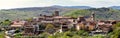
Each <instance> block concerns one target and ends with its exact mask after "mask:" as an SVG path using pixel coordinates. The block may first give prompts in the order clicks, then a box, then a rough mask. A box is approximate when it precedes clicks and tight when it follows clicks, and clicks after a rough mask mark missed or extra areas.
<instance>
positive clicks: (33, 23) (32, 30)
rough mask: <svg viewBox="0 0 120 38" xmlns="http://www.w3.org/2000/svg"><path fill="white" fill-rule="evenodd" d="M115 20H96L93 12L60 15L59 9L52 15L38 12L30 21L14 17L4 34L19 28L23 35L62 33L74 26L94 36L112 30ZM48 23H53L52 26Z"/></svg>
mask: <svg viewBox="0 0 120 38" xmlns="http://www.w3.org/2000/svg"><path fill="white" fill-rule="evenodd" d="M117 22H120V21H116V20H96V19H95V13H94V12H92V13H91V16H90V17H84V16H80V17H78V18H73V17H67V16H60V15H59V11H55V12H54V14H53V15H50V16H47V15H42V14H40V15H39V16H38V17H33V18H32V20H30V21H26V20H20V19H16V20H14V21H12V23H11V24H10V27H7V31H6V35H7V36H14V34H15V31H16V30H19V32H22V35H23V36H34V35H36V36H37V35H39V34H41V33H42V32H47V33H49V34H55V33H56V32H59V33H62V32H65V31H68V30H70V29H71V28H74V30H75V31H79V30H86V31H88V32H89V35H90V36H94V35H95V34H102V35H103V36H105V35H106V34H107V33H109V32H111V31H112V30H113V29H112V26H113V25H114V24H116V23H117ZM48 25H53V26H54V27H53V26H48ZM50 27H51V28H50Z"/></svg>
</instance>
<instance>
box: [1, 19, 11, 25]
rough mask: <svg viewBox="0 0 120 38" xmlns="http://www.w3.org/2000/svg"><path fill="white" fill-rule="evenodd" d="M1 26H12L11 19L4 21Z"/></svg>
mask: <svg viewBox="0 0 120 38" xmlns="http://www.w3.org/2000/svg"><path fill="white" fill-rule="evenodd" d="M1 24H2V25H3V26H6V25H10V24H11V21H10V20H9V19H6V20H4V21H3V22H2V23H1Z"/></svg>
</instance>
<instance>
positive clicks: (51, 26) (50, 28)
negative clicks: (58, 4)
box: [45, 23, 55, 33]
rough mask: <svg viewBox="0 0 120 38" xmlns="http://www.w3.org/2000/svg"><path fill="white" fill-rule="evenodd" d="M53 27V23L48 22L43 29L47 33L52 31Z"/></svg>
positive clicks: (53, 30)
mask: <svg viewBox="0 0 120 38" xmlns="http://www.w3.org/2000/svg"><path fill="white" fill-rule="evenodd" d="M54 28H55V27H54V25H53V24H50V23H49V24H47V25H46V28H45V31H46V32H49V33H54V32H55V29H54Z"/></svg>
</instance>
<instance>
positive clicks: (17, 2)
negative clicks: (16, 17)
mask: <svg viewBox="0 0 120 38" xmlns="http://www.w3.org/2000/svg"><path fill="white" fill-rule="evenodd" d="M51 5H63V6H66V5H67V6H92V7H108V6H120V0H0V9H10V8H22V7H43V6H51Z"/></svg>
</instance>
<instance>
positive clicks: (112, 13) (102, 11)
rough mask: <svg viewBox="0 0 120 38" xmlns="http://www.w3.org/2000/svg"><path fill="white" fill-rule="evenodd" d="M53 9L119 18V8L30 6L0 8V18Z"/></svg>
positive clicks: (48, 11) (84, 14)
mask: <svg viewBox="0 0 120 38" xmlns="http://www.w3.org/2000/svg"><path fill="white" fill-rule="evenodd" d="M55 10H58V11H60V15H64V16H71V17H78V16H90V15H91V12H93V11H94V12H95V14H96V15H95V16H96V19H103V20H108V19H110V20H119V19H120V10H117V9H111V8H89V9H76V8H65V7H30V8H16V9H4V10H0V20H5V19H10V20H15V19H17V18H19V19H27V18H31V17H36V16H39V14H44V15H52V13H54V11H55Z"/></svg>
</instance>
